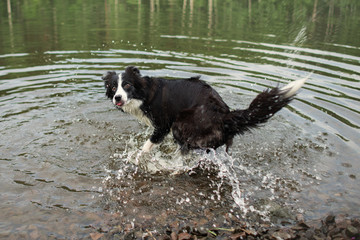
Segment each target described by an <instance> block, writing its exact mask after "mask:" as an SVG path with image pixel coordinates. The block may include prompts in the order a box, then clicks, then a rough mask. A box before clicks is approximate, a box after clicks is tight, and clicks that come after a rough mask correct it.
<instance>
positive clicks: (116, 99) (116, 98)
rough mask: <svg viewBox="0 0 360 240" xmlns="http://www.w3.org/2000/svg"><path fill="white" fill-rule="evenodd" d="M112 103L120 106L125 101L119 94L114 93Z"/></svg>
mask: <svg viewBox="0 0 360 240" xmlns="http://www.w3.org/2000/svg"><path fill="white" fill-rule="evenodd" d="M114 104H115V105H116V106H119V107H121V106H123V105H124V104H125V101H123V100H122V98H121V95H115V96H114Z"/></svg>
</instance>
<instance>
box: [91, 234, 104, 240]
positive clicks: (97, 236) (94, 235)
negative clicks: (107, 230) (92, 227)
mask: <svg viewBox="0 0 360 240" xmlns="http://www.w3.org/2000/svg"><path fill="white" fill-rule="evenodd" d="M102 236H104V234H103V233H90V237H91V240H98V239H99V238H101V237H102Z"/></svg>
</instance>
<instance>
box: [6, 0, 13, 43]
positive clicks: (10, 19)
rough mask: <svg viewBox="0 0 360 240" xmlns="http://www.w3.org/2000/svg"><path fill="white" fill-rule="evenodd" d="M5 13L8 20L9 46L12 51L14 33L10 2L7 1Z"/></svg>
mask: <svg viewBox="0 0 360 240" xmlns="http://www.w3.org/2000/svg"><path fill="white" fill-rule="evenodd" d="M7 12H8V19H9V33H10V46H11V49H13V48H14V32H13V24H12V16H11V3H10V0H7Z"/></svg>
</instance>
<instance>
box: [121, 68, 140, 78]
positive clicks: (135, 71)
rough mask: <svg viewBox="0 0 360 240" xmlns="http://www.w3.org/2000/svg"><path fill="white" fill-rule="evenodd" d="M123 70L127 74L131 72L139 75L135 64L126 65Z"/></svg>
mask: <svg viewBox="0 0 360 240" xmlns="http://www.w3.org/2000/svg"><path fill="white" fill-rule="evenodd" d="M125 72H126V73H127V74H131V75H135V76H139V77H140V76H141V74H140V70H139V69H138V68H137V67H135V66H128V67H127V68H126V69H125Z"/></svg>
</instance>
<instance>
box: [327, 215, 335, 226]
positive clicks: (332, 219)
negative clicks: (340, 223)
mask: <svg viewBox="0 0 360 240" xmlns="http://www.w3.org/2000/svg"><path fill="white" fill-rule="evenodd" d="M324 222H325V224H328V225H329V224H333V223H335V216H334V215H332V214H330V215H328V216H327V217H326V218H325V221H324Z"/></svg>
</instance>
